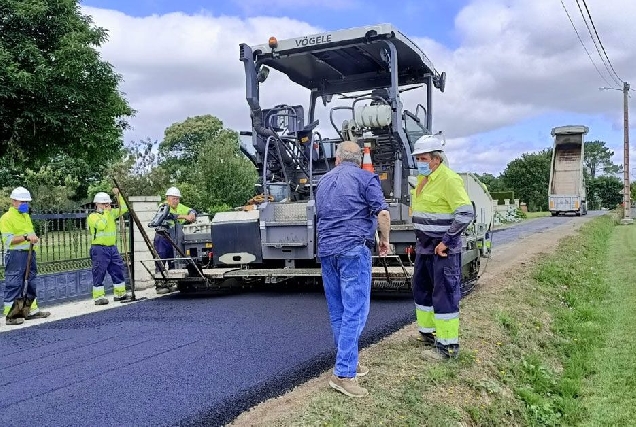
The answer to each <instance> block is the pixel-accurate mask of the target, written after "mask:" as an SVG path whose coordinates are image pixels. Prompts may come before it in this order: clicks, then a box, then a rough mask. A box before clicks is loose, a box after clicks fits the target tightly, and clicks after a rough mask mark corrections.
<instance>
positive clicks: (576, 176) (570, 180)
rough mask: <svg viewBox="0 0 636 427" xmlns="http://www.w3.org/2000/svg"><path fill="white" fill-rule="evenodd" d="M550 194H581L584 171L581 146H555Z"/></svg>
mask: <svg viewBox="0 0 636 427" xmlns="http://www.w3.org/2000/svg"><path fill="white" fill-rule="evenodd" d="M555 150H556V156H555V159H554V165H553V167H554V170H553V175H552V183H551V184H552V185H551V188H550V195H554V196H558V195H570V196H571V195H579V193H580V191H581V182H582V179H581V174H582V173H583V167H582V159H581V151H582V150H581V147H580V146H579V147H567V148H565V147H564V148H561V147H559V146H558V145H557V146H556V147H555Z"/></svg>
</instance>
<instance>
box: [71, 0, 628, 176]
mask: <svg viewBox="0 0 636 427" xmlns="http://www.w3.org/2000/svg"><path fill="white" fill-rule="evenodd" d="M276 1H278V2H283V3H285V2H288V1H289V0H276ZM564 1H565V4H566V6H567V7H568V11H569V12H570V14H571V16H572V17H573V19H574V22H575V24H576V25H577V28H578V30H579V33H580V35H581V37H582V38H583V40H584V42H585V43H586V45H587V48H588V50H589V51H590V53H591V54H592V58H594V60H595V61H596V63H597V65H598V66H599V69H601V71H602V72H605V69H604V67H603V65H602V63H601V61H600V59H599V57H598V54H597V53H596V49H595V48H594V46H593V44H592V42H591V39H590V36H589V34H588V33H587V29H586V28H585V26H584V24H583V22H582V20H581V16H580V14H579V11H578V8H577V6H576V3H575V2H574V0H564ZM323 3H324V2H323ZM327 3H329V4H330V6H331V7H346V6H347V4H349V3H351V2H350V1H349V0H334V1H331V2H329V1H328V2H327ZM587 3H588V5H589V7H590V10H591V12H592V14H593V18H594V23H595V25H596V28H597V30H598V31H599V34H600V36H601V38H602V41H603V44H604V46H605V48H606V50H607V53H608V55H609V57H610V59H611V61H612V64H613V66H614V68H615V69H616V71H617V72H618V73H619V75H620V76H621V78H623V79H626V80H627V81H634V80H636V71H635V70H636V52H635V51H634V50H633V49H631V41H633V40H635V39H636V26H634V25H633V24H632V23H631V22H630V20H629V19H625V17H627V16H635V15H636V2H632V1H628V0H615V1H613V2H611V7H610V6H609V3H608V2H605V1H604V0H587ZM324 5H325V7H327V4H326V3H324ZM83 10H84V11H85V12H86V13H89V14H91V15H93V17H94V20H95V22H96V23H97V24H98V25H100V26H103V27H105V28H107V29H108V30H109V34H110V40H109V42H107V43H106V44H105V46H103V48H102V51H103V56H104V58H105V59H106V60H108V61H110V62H111V63H113V64H114V65H115V67H116V69H117V71H118V72H119V73H121V74H122V75H123V76H124V78H125V82H124V84H123V85H122V90H123V91H124V92H126V93H127V96H128V98H129V100H130V102H131V104H132V106H133V108H135V109H137V110H138V115H137V117H136V118H134V119H133V120H132V124H133V126H134V130H133V131H132V132H129V133H128V134H127V139H139V138H145V137H147V136H150V137H152V138H157V139H161V137H162V134H163V130H164V129H165V128H166V127H167V126H169V125H170V124H171V123H173V122H176V121H181V120H184V119H185V118H186V117H187V116H191V115H196V114H207V113H210V114H214V115H216V116H218V117H220V118H221V119H222V120H223V121H224V123H225V124H226V125H227V126H229V127H232V128H235V129H237V130H244V129H247V128H248V127H249V110H248V108H247V104H246V102H245V89H244V72H243V65H242V63H241V62H240V61H239V59H238V58H239V56H238V50H239V47H238V45H239V43H241V42H245V43H248V44H257V43H263V42H265V41H266V40H267V39H268V38H269V36H271V35H276V36H277V37H278V38H279V39H282V38H287V37H296V36H301V35H306V34H310V33H314V32H319V31H321V29H320V28H317V27H315V26H313V25H310V24H308V23H306V22H300V21H297V20H293V19H289V18H274V17H267V18H266V17H258V18H249V19H245V20H241V19H239V18H236V17H227V16H222V17H218V16H212V15H209V14H205V13H202V14H200V15H195V16H188V15H185V14H181V13H171V14H167V15H162V16H148V17H144V18H133V17H130V16H126V15H125V14H123V13H120V12H116V11H110V10H104V9H95V8H90V7H83ZM396 24H397V26H398V27H399V23H396ZM455 31H456V33H457V35H458V37H459V40H460V46H459V47H458V48H456V49H448V48H447V47H445V46H443V45H441V44H440V43H439V42H436V41H434V40H431V39H416V42H417V43H418V44H419V45H420V46H421V47H422V49H423V50H424V52H425V53H426V54H427V55H428V56H429V57H430V58H431V60H432V61H433V62H434V63H435V65H436V68H437V69H438V70H443V71H446V72H447V74H448V79H447V86H446V92H445V93H444V94H441V93H439V91H435V92H434V97H435V98H434V127H435V129H436V130H437V129H443V130H444V131H445V133H446V134H447V136H448V137H449V138H450V140H449V144H451V145H452V146H453V148H452V150H451V151H453V152H454V154H455V153H456V155H457V157H456V160H454V161H452V162H453V164H455V165H457V166H458V167H459V166H461V169H464V170H466V169H468V168H470V169H473V170H477V171H491V172H498V171H500V170H502V169H503V167H504V166H505V164H506V163H507V162H508V161H509V160H511V159H512V158H514V157H516V156H517V155H518V154H520V153H521V152H524V151H527V150H528V145H529V144H528V140H529V139H533V138H535V137H536V135H519V136H518V137H513V138H511V139H510V140H499V141H483V140H478V139H476V138H475V135H476V134H480V133H483V132H488V131H492V130H496V129H499V128H501V127H505V126H510V125H513V124H515V123H518V122H519V121H521V120H524V119H528V118H531V117H534V116H537V115H539V114H543V113H550V112H555V113H558V112H572V113H580V114H594V115H598V116H601V117H604V118H605V119H606V120H608V121H609V122H611V123H612V125H613V126H615V127H616V129H620V128H621V127H622V115H621V114H620V113H621V111H622V97H621V94H620V92H617V91H606V92H600V91H599V90H598V88H599V87H600V86H606V83H604V82H603V81H602V80H601V79H600V78H599V76H598V74H597V73H596V71H595V70H594V67H593V66H592V64H591V63H590V61H589V58H588V57H587V55H586V54H585V52H584V50H583V48H582V47H581V45H580V43H579V41H578V39H577V38H576V35H575V33H574V31H573V29H572V27H571V24H570V22H569V21H568V19H567V17H566V15H565V13H564V11H563V9H562V6H561V4H560V2H559V1H554V0H535V1H527V0H474V1H472V2H471V3H470V4H469V5H468V6H467V7H465V8H464V9H463V10H462V11H461V12H460V13H459V14H458V15H457V17H456V19H455ZM605 75H607V73H606V72H605ZM608 80H609V77H608ZM610 81H611V80H610ZM261 94H262V105H264V106H267V105H273V104H278V103H288V104H292V103H303V104H305V105H306V104H307V103H308V93H307V92H306V91H305V90H303V89H301V88H298V86H296V85H294V84H293V83H291V82H288V81H286V78H285V77H283V76H280V75H278V74H277V73H275V72H272V74H271V75H270V79H269V80H268V81H267V82H266V83H265V84H264V85H263V89H262V93H261ZM409 96H410V97H411V98H412V94H410V95H405V101H407V102H408V101H409ZM324 117H325V116H324V115H322V116H321V118H323V119H324ZM330 128H331V126H330V125H329V123H328V120H327V121H325V120H321V129H322V130H323V131H330ZM539 131H540V132H541V133H542V134H544V135H549V129H542V130H539ZM621 142H622V140H621V141H616V143H618V144H620V143H621ZM547 143H548V144H549V141H547ZM611 144H612V146H613V148H614V149H615V150H616V151H617V154H619V160H620V154H621V153H622V150H621V146H620V145H616V144H614V143H613V142H611ZM475 147H478V149H477V150H475ZM531 149H536V148H535V147H532V148H531ZM475 151H477V153H475ZM633 164H636V163H633Z"/></svg>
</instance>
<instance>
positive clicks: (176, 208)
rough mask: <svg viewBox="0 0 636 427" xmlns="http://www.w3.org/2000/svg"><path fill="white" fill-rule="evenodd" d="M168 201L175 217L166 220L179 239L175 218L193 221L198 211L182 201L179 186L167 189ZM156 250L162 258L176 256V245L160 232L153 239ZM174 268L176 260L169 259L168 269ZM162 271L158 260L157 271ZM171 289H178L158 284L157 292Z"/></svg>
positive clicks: (174, 235)
mask: <svg viewBox="0 0 636 427" xmlns="http://www.w3.org/2000/svg"><path fill="white" fill-rule="evenodd" d="M166 203H167V204H168V205H169V206H170V213H171V214H172V215H173V218H174V219H168V220H167V221H166V222H167V223H168V226H169V227H170V229H169V235H170V238H171V239H172V240H173V241H176V240H177V238H176V237H177V236H176V230H175V227H174V225H175V220H176V221H177V222H178V223H179V224H186V223H192V222H194V220H195V219H196V211H195V210H194V209H191V208H189V207H187V206H186V205H184V204H182V203H181V192H180V191H179V189H178V188H177V187H170V188H168V191H166ZM153 244H154V247H155V250H156V251H157V254H158V255H159V258H161V259H170V258H174V257H175V256H174V247H173V246H172V244H171V243H170V241H169V240H168V239H167V238H166V237H165V236H163V235H161V234H160V233H156V234H155V239H154V241H153ZM170 268H174V261H172V260H170V261H168V269H170ZM159 271H161V267H160V264H159V263H158V262H157V265H156V267H155V272H157V273H158V272H159ZM171 290H176V288H172V289H171V288H169V287H165V286H160V284H159V283H158V284H157V293H158V294H166V293H168V292H170V291H171Z"/></svg>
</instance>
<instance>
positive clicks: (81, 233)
mask: <svg viewBox="0 0 636 427" xmlns="http://www.w3.org/2000/svg"><path fill="white" fill-rule="evenodd" d="M91 212H92V211H91V210H87V209H78V210H74V211H71V212H54V211H42V212H34V213H32V214H31V220H32V222H33V227H34V229H35V233H36V234H37V235H38V237H39V238H40V241H39V243H38V245H37V261H38V273H40V274H45V273H55V272H62V271H71V270H79V269H83V268H90V266H91V260H90V257H89V250H90V247H91V235H90V233H89V231H88V224H87V217H88V215H89V214H90V213H91ZM1 214H2V212H0V215H1ZM124 227H125V228H124V231H123V232H124V233H126V239H127V243H128V247H127V248H124V245H123V240H122V230H121V227H120V223H119V220H118V223H117V231H118V232H117V243H116V244H117V247H118V248H119V251H120V253H121V254H122V257H123V256H124V253H125V252H128V254H129V255H130V244H131V241H132V240H131V237H132V236H131V234H130V231H131V230H130V221H129V219H128V214H126V215H124ZM0 240H2V243H1V244H0V247H1V249H2V257H1V259H0V279H3V278H4V262H5V257H4V253H5V248H4V239H0Z"/></svg>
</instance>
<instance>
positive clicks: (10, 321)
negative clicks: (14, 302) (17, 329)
mask: <svg viewBox="0 0 636 427" xmlns="http://www.w3.org/2000/svg"><path fill="white" fill-rule="evenodd" d="M23 323H24V319H23V318H21V317H11V318H9V317H7V326H17V325H21V324H23Z"/></svg>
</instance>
